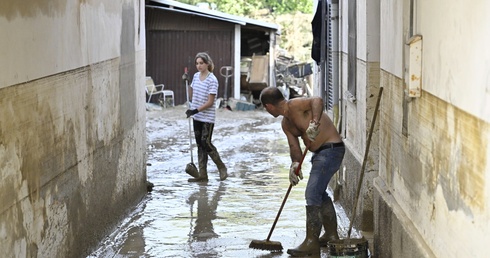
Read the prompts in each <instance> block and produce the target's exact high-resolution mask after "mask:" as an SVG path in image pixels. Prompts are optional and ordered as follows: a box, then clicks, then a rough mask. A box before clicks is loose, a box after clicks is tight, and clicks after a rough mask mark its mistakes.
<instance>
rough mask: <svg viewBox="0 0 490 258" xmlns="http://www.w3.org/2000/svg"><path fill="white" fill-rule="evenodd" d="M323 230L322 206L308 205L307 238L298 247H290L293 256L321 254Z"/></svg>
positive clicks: (289, 251)
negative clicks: (319, 240)
mask: <svg viewBox="0 0 490 258" xmlns="http://www.w3.org/2000/svg"><path fill="white" fill-rule="evenodd" d="M321 230H322V222H321V219H320V206H306V238H305V240H304V241H303V243H301V244H300V245H299V246H298V247H296V248H293V249H288V254H290V255H291V256H295V257H297V256H311V255H314V256H319V255H320V244H319V242H318V237H319V236H320V232H321Z"/></svg>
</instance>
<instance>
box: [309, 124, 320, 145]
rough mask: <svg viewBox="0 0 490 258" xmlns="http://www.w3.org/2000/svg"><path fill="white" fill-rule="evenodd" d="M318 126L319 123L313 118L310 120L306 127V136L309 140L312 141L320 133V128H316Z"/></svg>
mask: <svg viewBox="0 0 490 258" xmlns="http://www.w3.org/2000/svg"><path fill="white" fill-rule="evenodd" d="M319 126H320V123H318V122H316V121H314V120H311V121H310V125H309V126H308V129H306V136H308V139H310V141H312V142H314V141H315V138H316V137H317V136H318V134H319V133H320V130H319V129H318V127H319Z"/></svg>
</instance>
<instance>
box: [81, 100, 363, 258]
mask: <svg viewBox="0 0 490 258" xmlns="http://www.w3.org/2000/svg"><path fill="white" fill-rule="evenodd" d="M157 107H158V106H157ZM185 110H186V109H185V106H183V105H182V106H176V107H171V108H166V109H159V108H150V110H148V111H147V113H146V114H147V119H146V126H147V147H148V149H147V155H148V161H147V163H148V166H147V175H148V181H149V182H151V183H153V184H154V187H153V191H152V192H150V193H148V195H147V196H146V197H145V198H144V199H143V200H142V202H141V203H140V204H139V205H138V206H137V207H135V209H134V210H133V211H132V212H131V214H130V215H129V216H128V217H127V218H126V219H125V220H124V221H122V222H121V224H120V225H119V227H118V228H117V230H116V231H114V232H113V233H112V234H111V235H110V236H108V237H107V238H106V239H105V240H104V241H102V242H101V243H100V246H99V247H98V248H97V250H96V251H95V252H94V253H92V254H91V255H90V256H88V257H91V258H92V257H289V255H288V254H287V253H286V250H287V249H288V248H293V247H296V246H297V245H299V244H300V243H301V242H302V241H303V239H304V236H305V216H306V215H305V201H304V197H303V196H304V195H303V194H304V189H305V186H306V180H307V179H308V171H309V168H310V163H309V158H310V157H311V154H310V153H308V155H307V157H306V159H305V163H304V164H303V169H302V171H303V174H304V176H305V179H304V180H303V181H301V182H300V183H299V185H298V186H296V187H293V189H292V191H291V194H290V195H289V197H288V200H287V202H286V204H285V206H284V209H283V211H282V214H281V216H280V218H279V221H278V222H277V225H276V227H275V230H274V232H273V234H272V237H271V240H273V241H279V242H281V244H282V246H283V247H284V250H283V252H279V253H271V252H269V251H263V250H255V249H250V248H249V244H250V242H251V241H252V240H265V239H266V238H267V236H268V234H269V231H270V229H271V226H272V224H273V222H274V219H275V217H276V215H277V212H278V210H279V208H280V206H281V203H282V201H283V197H284V196H285V194H286V191H287V189H288V186H289V180H288V173H289V171H288V170H289V165H290V158H289V150H288V144H287V141H286V138H285V136H284V134H283V132H282V130H281V126H280V121H281V118H274V117H272V116H271V115H269V114H268V113H267V112H266V111H265V110H253V111H229V110H227V109H219V110H218V112H217V119H216V124H215V128H214V133H213V144H214V145H215V146H216V147H217V149H218V152H219V153H220V155H221V157H222V159H223V161H224V163H225V164H226V165H227V167H228V174H229V177H228V178H227V179H226V180H225V181H220V180H219V174H218V170H217V168H216V166H215V165H214V163H213V162H212V160H211V159H209V163H208V177H209V181H208V182H206V183H189V182H187V179H188V178H189V176H188V175H187V174H186V173H185V167H186V164H188V163H189V162H191V153H190V152H189V149H190V148H189V134H188V130H189V121H188V120H187V119H186V118H185ZM192 143H193V145H194V148H193V157H194V163H195V164H197V148H196V147H195V144H194V140H192ZM336 210H337V213H338V214H337V215H338V219H339V234H340V236H341V238H343V237H345V236H346V234H347V230H348V226H349V222H348V219H347V217H346V216H345V214H344V213H343V210H342V207H340V206H338V205H336ZM354 231H355V230H354ZM357 235H358V233H357V232H354V233H353V237H356V236H357ZM327 254H328V250H327V249H326V248H322V257H328V255H327Z"/></svg>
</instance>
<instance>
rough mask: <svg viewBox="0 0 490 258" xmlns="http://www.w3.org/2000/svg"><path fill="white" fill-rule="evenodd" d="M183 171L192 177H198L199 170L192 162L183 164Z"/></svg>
mask: <svg viewBox="0 0 490 258" xmlns="http://www.w3.org/2000/svg"><path fill="white" fill-rule="evenodd" d="M185 172H186V173H187V174H189V175H190V176H192V177H194V178H198V177H199V172H198V171H197V167H196V165H194V163H192V162H191V163H189V164H187V166H185Z"/></svg>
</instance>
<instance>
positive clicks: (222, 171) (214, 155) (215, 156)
mask: <svg viewBox="0 0 490 258" xmlns="http://www.w3.org/2000/svg"><path fill="white" fill-rule="evenodd" d="M209 156H210V157H211V159H212V160H213V162H214V163H215V164H216V166H217V167H218V171H219V179H220V180H225V179H226V178H227V177H228V169H227V168H226V166H225V164H224V163H223V161H222V160H221V158H220V156H219V153H218V152H217V151H212V152H210V153H209Z"/></svg>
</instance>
